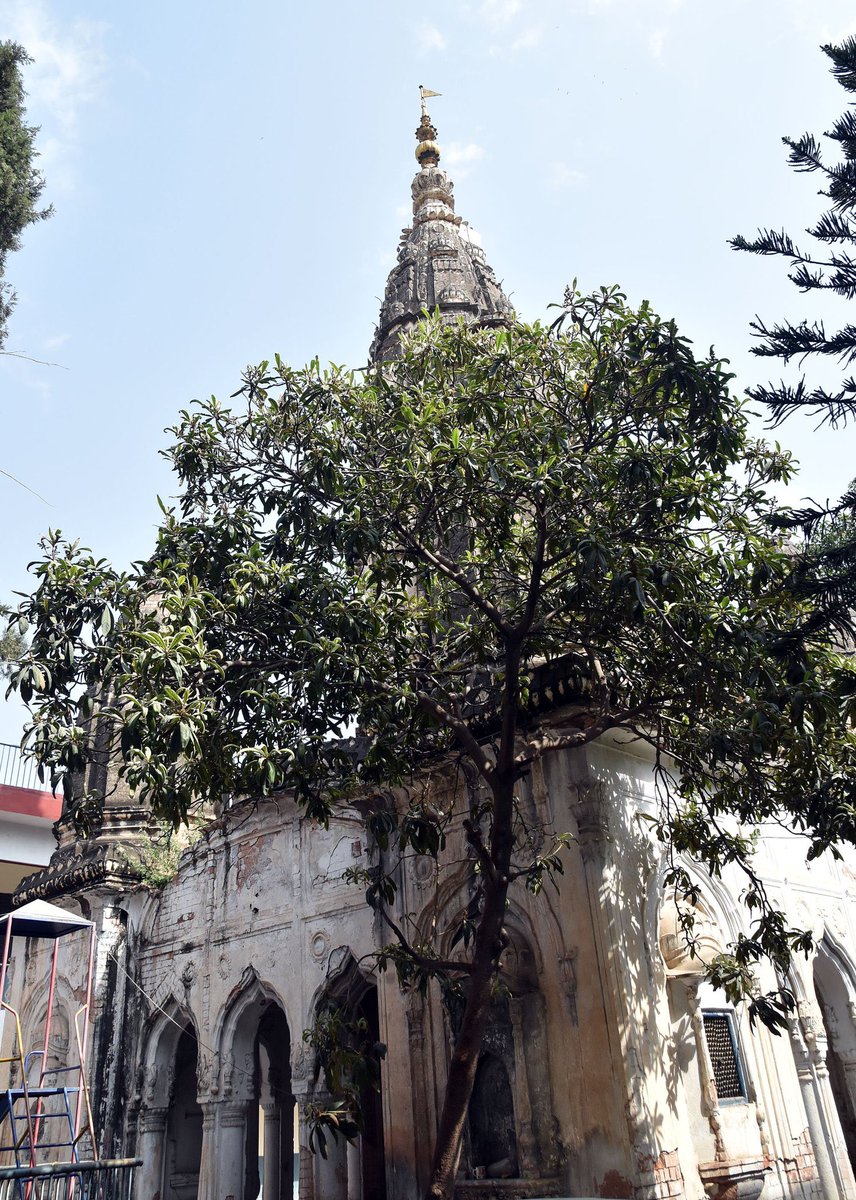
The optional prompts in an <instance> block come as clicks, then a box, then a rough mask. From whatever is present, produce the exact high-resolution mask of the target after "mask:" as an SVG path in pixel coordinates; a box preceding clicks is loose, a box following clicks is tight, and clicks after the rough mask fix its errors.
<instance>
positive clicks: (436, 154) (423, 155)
mask: <svg viewBox="0 0 856 1200" xmlns="http://www.w3.org/2000/svg"><path fill="white" fill-rule="evenodd" d="M440 95H442V92H432V91H431V89H430V88H426V87H423V86H422V84H421V83H420V85H419V100H420V103H421V105H422V120H421V121H420V123H419V128H418V129H417V130H416V142H417V146H416V161H417V162H418V163H419V165H420V167H436V166H437V164H438V163H439V161H440V147H439V146H438V145H437V130H436V129H435V128H434V126H433V125H432V124H431V118H430V117H429V116H428V109H427V108H426V107H425V101H426V100H427V99H428V97H429V96H440Z"/></svg>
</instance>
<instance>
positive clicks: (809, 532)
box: [730, 37, 856, 636]
mask: <svg viewBox="0 0 856 1200" xmlns="http://www.w3.org/2000/svg"><path fill="white" fill-rule="evenodd" d="M821 49H822V50H823V52H824V54H826V55H827V56H828V58H829V59H830V60H831V62H832V74H833V76H834V77H835V79H836V80H837V81H838V82H839V83H840V84H841V86H842V87H843V88H844V90H845V91H846V92H848V93H850V94H851V95H853V94H856V37H849V38H847V39H846V40H845V41H843V42H842V43H841V44H840V45H837V46H832V45H827V46H823V47H821ZM854 105H856V101H854V100H850V101H849V103H848V107H847V108H846V109H845V110H844V112H843V113H842V115H841V116H840V117H839V118H838V119H837V120H836V122H835V123H834V125H833V126H832V128H831V129H830V130H828V131H827V132H826V133H825V134H824V137H826V138H828V139H829V140H830V141H831V142H832V143H834V154H836V155H840V156H841V157H840V158H839V160H838V161H828V155H826V154H825V152H824V148H823V147H822V146H821V143H820V142H819V141H818V139H817V138H816V137H815V136H814V135H813V134H811V133H804V134H803V135H802V137H800V138H797V139H793V138H789V137H785V138H783V139H782V140H783V142H784V143H785V145H786V146H787V147H788V148H789V150H790V154H789V162H790V163H791V165H792V166H793V168H794V170H796V171H801V172H810V173H815V174H818V175H819V176H820V178H821V180H822V182H823V187H822V188H821V191H820V195H822V196H825V197H826V198H827V200H828V201H829V206H828V207H827V208H826V209H825V211H824V212H822V213H821V215H820V217H819V218H818V220H817V222H816V223H815V224H814V225H813V226H812V227H810V228H808V229H807V230H806V233H807V234H808V236H809V237H810V238H812V239H813V240H814V244H813V245H809V248H808V249H803V247H802V246H798V245H797V244H796V243H795V242H794V240H793V238H792V237H791V235H790V234H789V233H787V232H786V231H785V230H781V231H776V230H773V229H760V230H759V231H758V233H757V235H756V236H755V238H754V239H753V240H751V241H750V240H747V239H746V238H744V237H742V236H738V237H735V238H734V239H733V240H732V241H731V243H730V244H731V246H732V247H733V248H734V249H735V250H748V251H750V252H751V253H752V254H765V255H776V256H778V257H781V258H784V259H786V260H787V261H788V262H789V264H790V270H789V278H790V279H791V281H792V282H793V283H794V284H795V285H796V286H797V287H798V288H799V289H800V291H801V292H803V293H805V294H809V293H812V292H816V291H826V292H831V293H833V294H834V295H836V296H839V297H840V298H841V299H842V300H844V301H845V302H849V301H852V300H853V299H854V298H856V111H854ZM751 328H752V330H753V332H754V333H755V335H756V336H757V338H758V343H757V344H756V345H755V346H753V348H752V353H753V354H757V355H759V356H761V357H762V358H778V359H781V360H782V361H783V362H784V363H788V362H790V361H792V360H796V361H797V362H799V363H800V364H802V362H803V361H804V360H805V359H806V358H809V357H811V356H820V359H821V360H822V359H824V358H825V359H831V360H833V361H837V362H839V363H840V364H841V366H842V367H843V368H844V370H845V372H846V374H845V377H844V378H843V379H842V380H841V382H840V384H839V385H838V386H837V387H826V386H824V385H823V384H816V385H812V384H810V383H807V382H806V378H805V376H804V375H801V376H800V378H799V379H798V380H797V382H796V383H786V382H784V381H781V382H779V383H772V382H771V383H767V384H761V385H760V386H757V387H755V388H751V389H749V394H750V395H751V396H752V398H753V399H755V400H758V401H761V402H762V403H763V404H764V405H766V406H767V407H768V409H769V411H770V414H771V419H772V424H773V425H774V426H776V425H779V424H781V422H782V421H784V420H785V419H786V418H787V417H789V416H791V415H792V414H794V413H799V412H805V413H809V414H812V415H814V416H816V417H818V418H819V419H820V421H821V423H823V422H827V423H829V424H830V425H832V426H833V427H835V426H838V425H843V424H846V422H847V421H849V420H852V419H853V418H854V417H856V377H854V375H853V373H852V370H851V368H852V367H853V363H854V362H856V324H853V323H852V322H848V321H846V319H845V323H843V324H842V325H841V326H840V328H838V329H837V330H834V331H830V330H828V329H827V327H826V325H825V324H824V321H823V320H822V319H812V318H810V317H807V318H803V319H802V320H799V321H796V322H794V321H788V320H784V321H781V322H777V323H773V324H768V323H767V322H766V321H764V320H762V319H761V318H760V317H757V318H756V319H755V321H753V322H752V324H751ZM854 516H856V483H853V484H851V485H850V486H849V487H848V489H847V491H846V492H845V494H844V496H842V497H841V499H840V500H839V501H838V502H837V503H836V504H834V505H827V506H823V505H820V504H816V503H812V504H810V505H809V506H807V507H806V508H803V509H801V510H797V511H793V512H790V513H787V514H783V515H782V516H780V517H779V518H778V523H779V524H780V525H781V526H782V527H784V528H791V529H799V530H802V532H803V533H804V535H805V547H804V550H803V552H802V553H801V554H799V555H797V556H796V557H795V560H794V563H795V566H794V578H793V585H794V588H795V590H796V591H797V592H798V593H799V594H800V595H802V596H803V597H804V598H807V599H811V600H813V601H814V602H815V611H814V613H813V615H812V617H811V618H810V619H809V622H808V625H807V628H806V630H805V632H808V633H812V632H816V631H817V630H819V629H821V628H823V627H827V628H829V629H831V630H832V631H834V632H836V633H838V634H844V635H850V636H852V635H853V632H854V628H853V626H854V621H853V613H854V610H856V525H854V521H853V518H854Z"/></svg>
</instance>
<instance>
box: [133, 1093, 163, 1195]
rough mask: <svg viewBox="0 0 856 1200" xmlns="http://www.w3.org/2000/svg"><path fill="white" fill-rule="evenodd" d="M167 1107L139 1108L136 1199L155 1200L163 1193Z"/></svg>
mask: <svg viewBox="0 0 856 1200" xmlns="http://www.w3.org/2000/svg"><path fill="white" fill-rule="evenodd" d="M168 1114H169V1109H168V1108H141V1109H140V1116H139V1123H138V1130H139V1133H138V1136H137V1157H138V1158H141V1159H142V1160H143V1163H142V1166H141V1167H140V1168H139V1170H138V1171H137V1178H136V1197H137V1200H157V1198H158V1197H159V1196H161V1195H162V1194H163V1156H164V1147H165V1144H166V1121H167V1116H168Z"/></svg>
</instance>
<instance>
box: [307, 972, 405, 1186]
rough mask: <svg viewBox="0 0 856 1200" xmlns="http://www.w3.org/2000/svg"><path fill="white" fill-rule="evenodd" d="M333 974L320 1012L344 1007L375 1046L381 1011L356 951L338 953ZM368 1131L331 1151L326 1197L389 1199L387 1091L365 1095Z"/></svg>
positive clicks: (366, 1042) (357, 1032) (324, 1174)
mask: <svg viewBox="0 0 856 1200" xmlns="http://www.w3.org/2000/svg"><path fill="white" fill-rule="evenodd" d="M333 963H334V966H333V978H332V979H331V981H330V982H329V984H328V985H327V987H326V989H325V991H324V993H323V995H322V997H321V999H320V1001H319V1003H318V1010H319V1011H324V1010H331V1009H338V1010H340V1011H341V1012H342V1014H343V1015H344V1017H345V1018H346V1020H347V1021H348V1022H349V1023H351V1024H352V1025H353V1027H354V1038H355V1039H357V1040H358V1041H359V1043H360V1044H361V1045H363V1046H364V1047H370V1046H374V1045H376V1044H377V1043H379V1042H380V1041H381V1040H382V1039H381V1036H380V1015H379V1009H378V995H377V987H376V986H375V984H374V983H373V982H372V981H371V980H370V979H367V978H366V977H365V975H363V973H362V972H361V971H360V969H359V967H358V966H357V964H356V961H355V960H354V958H353V956H352V955H351V953H350V951H347V950H340V951H338V952H337V953H336V955H334V956H333ZM359 1103H360V1114H361V1119H362V1130H361V1132H360V1134H359V1137H358V1138H357V1140H356V1141H355V1142H354V1143H353V1144H351V1145H349V1146H347V1148H346V1147H345V1146H344V1145H342V1143H339V1144H338V1145H337V1146H334V1147H333V1149H332V1151H331V1162H330V1163H329V1164H324V1165H322V1164H319V1163H316V1169H318V1168H319V1167H320V1176H321V1177H320V1178H319V1184H320V1187H321V1192H322V1193H323V1195H324V1197H325V1200H327V1198H328V1196H329V1200H345V1197H346V1196H347V1198H348V1200H352V1198H359V1200H386V1194H387V1192H386V1156H385V1150H384V1131H383V1094H382V1091H381V1090H379V1089H376V1088H374V1087H371V1086H366V1087H364V1088H363V1089H362V1090H361V1092H360V1097H359Z"/></svg>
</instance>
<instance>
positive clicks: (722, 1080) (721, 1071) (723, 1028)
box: [702, 1012, 746, 1100]
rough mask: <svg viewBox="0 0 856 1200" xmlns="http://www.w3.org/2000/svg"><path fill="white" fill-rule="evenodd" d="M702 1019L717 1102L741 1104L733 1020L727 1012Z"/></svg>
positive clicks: (741, 1084) (742, 1095)
mask: <svg viewBox="0 0 856 1200" xmlns="http://www.w3.org/2000/svg"><path fill="white" fill-rule="evenodd" d="M702 1016H703V1017H704V1036H705V1039H706V1041H707V1051H708V1054H709V1055H710V1061H711V1064H712V1066H713V1078H714V1082H715V1083H716V1091H717V1095H718V1096H719V1099H720V1100H745V1099H746V1083H745V1081H744V1077H743V1067H742V1064H741V1062H740V1053H739V1051H738V1049H737V1038H736V1037H735V1033H734V1018H733V1017H732V1015H731V1013H730V1012H706V1013H703V1014H702Z"/></svg>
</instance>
